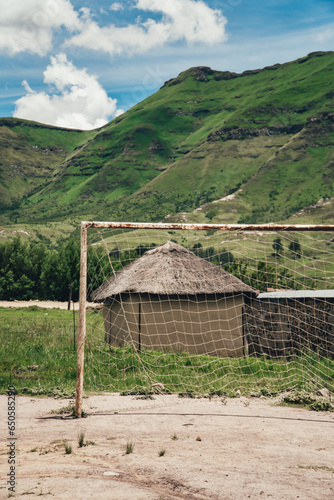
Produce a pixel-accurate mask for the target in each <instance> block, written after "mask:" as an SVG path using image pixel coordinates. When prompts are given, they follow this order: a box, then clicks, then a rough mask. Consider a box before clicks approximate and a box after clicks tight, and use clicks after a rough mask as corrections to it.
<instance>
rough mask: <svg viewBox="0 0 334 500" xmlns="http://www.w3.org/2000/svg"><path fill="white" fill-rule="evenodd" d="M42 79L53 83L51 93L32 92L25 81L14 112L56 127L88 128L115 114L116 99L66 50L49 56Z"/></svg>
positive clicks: (16, 115) (105, 120)
mask: <svg viewBox="0 0 334 500" xmlns="http://www.w3.org/2000/svg"><path fill="white" fill-rule="evenodd" d="M44 82H45V83H47V84H50V85H51V86H52V87H53V93H52V94H51V95H49V94H47V93H46V92H34V91H33V90H32V89H31V88H30V87H29V85H28V83H27V82H26V81H23V82H22V83H23V85H24V87H25V90H26V92H27V94H26V95H25V96H23V97H21V98H20V99H19V100H18V101H16V103H15V104H16V108H15V112H14V116H15V117H17V118H25V119H28V120H35V121H39V122H41V123H47V124H49V125H56V126H57V127H67V128H77V129H84V130H90V129H93V128H97V127H102V126H103V125H105V124H106V123H107V122H108V119H109V118H110V117H112V116H116V115H117V116H118V115H119V114H121V113H122V110H117V101H116V99H111V98H110V97H108V95H107V93H106V91H105V90H104V89H103V88H102V87H101V85H100V84H99V82H98V81H97V78H96V76H94V75H90V74H88V73H87V70H86V69H78V68H76V67H75V66H74V65H73V63H72V62H70V61H68V60H67V58H66V55H65V54H58V55H57V56H55V57H51V64H50V65H49V66H48V67H47V68H46V70H45V71H44Z"/></svg>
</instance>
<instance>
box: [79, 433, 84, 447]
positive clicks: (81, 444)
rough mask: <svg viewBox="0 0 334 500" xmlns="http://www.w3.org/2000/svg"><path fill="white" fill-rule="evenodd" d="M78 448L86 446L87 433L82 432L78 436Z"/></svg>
mask: <svg viewBox="0 0 334 500" xmlns="http://www.w3.org/2000/svg"><path fill="white" fill-rule="evenodd" d="M78 446H79V448H82V447H83V446H85V433H84V432H83V431H81V432H80V433H79V435H78Z"/></svg>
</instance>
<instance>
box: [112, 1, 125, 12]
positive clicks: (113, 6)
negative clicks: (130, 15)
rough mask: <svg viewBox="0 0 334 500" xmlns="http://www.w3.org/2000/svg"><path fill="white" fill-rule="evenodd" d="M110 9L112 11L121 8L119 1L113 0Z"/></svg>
mask: <svg viewBox="0 0 334 500" xmlns="http://www.w3.org/2000/svg"><path fill="white" fill-rule="evenodd" d="M110 10H113V11H117V10H123V5H122V4H121V3H119V2H114V3H112V4H111V5H110Z"/></svg>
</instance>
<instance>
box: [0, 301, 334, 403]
mask: <svg viewBox="0 0 334 500" xmlns="http://www.w3.org/2000/svg"><path fill="white" fill-rule="evenodd" d="M0 324H1V327H0V392H1V393H2V394H4V393H5V392H6V391H7V388H8V386H9V385H14V386H15V387H16V389H17V391H18V393H19V394H31V395H40V396H43V395H45V396H54V397H73V396H74V393H75V386H76V351H75V350H74V348H73V323H72V312H69V311H60V310H48V311H47V312H45V310H44V309H40V308H35V307H32V308H27V309H16V310H13V309H5V308H1V309H0ZM36 365H37V367H36ZM333 380H334V361H333V360H329V359H323V358H319V357H318V356H317V355H316V354H315V353H305V354H304V356H300V357H291V358H289V359H269V358H264V357H262V358H256V357H249V358H239V359H231V358H216V357H213V356H204V355H202V356H195V355H189V354H185V353H172V352H169V353H167V352H153V351H145V350H143V351H142V352H140V353H138V352H137V351H135V350H134V349H132V348H124V349H116V348H112V347H110V346H107V345H106V344H105V343H104V341H103V322H102V318H101V316H100V315H97V314H95V313H92V314H89V315H88V316H87V340H86V350H85V383H84V388H85V391H86V392H87V393H92V392H100V391H105V390H107V391H111V392H113V391H114V392H121V393H123V394H154V388H152V386H151V385H152V383H161V384H163V385H164V387H165V389H164V392H167V393H168V392H171V393H180V394H182V395H184V396H196V395H202V396H203V395H206V396H209V397H211V396H215V395H217V396H223V395H228V396H235V394H236V390H240V391H241V392H242V394H244V395H254V396H259V395H276V394H278V393H280V392H281V391H284V390H285V389H287V388H288V387H290V388H291V387H293V388H294V389H296V390H299V391H300V390H306V391H309V392H314V391H316V389H318V388H319V387H328V389H330V390H331V391H333V389H334V387H333Z"/></svg>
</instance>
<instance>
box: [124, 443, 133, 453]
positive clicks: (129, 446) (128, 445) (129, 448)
mask: <svg viewBox="0 0 334 500" xmlns="http://www.w3.org/2000/svg"><path fill="white" fill-rule="evenodd" d="M134 447H135V443H134V442H133V441H128V442H127V443H126V447H125V454H126V455H130V453H133V450H134Z"/></svg>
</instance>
